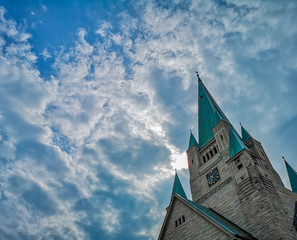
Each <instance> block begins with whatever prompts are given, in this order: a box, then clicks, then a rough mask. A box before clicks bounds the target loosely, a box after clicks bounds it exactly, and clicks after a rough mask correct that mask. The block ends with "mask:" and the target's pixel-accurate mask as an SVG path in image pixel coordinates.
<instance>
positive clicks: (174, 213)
mask: <svg viewBox="0 0 297 240" xmlns="http://www.w3.org/2000/svg"><path fill="white" fill-rule="evenodd" d="M182 216H185V222H183V223H182V224H180V225H179V226H177V227H176V226H175V221H176V220H178V218H180V217H182ZM164 230H165V234H164V236H163V238H161V239H164V240H173V239H174V240H176V239H178V240H186V239H187V240H190V239H191V240H209V239H215V240H225V239H230V236H227V235H226V234H225V233H224V232H223V231H221V230H220V229H218V228H217V227H215V225H213V224H212V223H209V222H208V221H207V220H205V219H204V218H203V217H201V216H200V215H199V214H197V213H196V212H195V211H193V210H192V209H191V208H189V207H188V206H186V205H185V204H184V203H182V202H181V201H180V200H178V199H176V200H175V202H174V203H173V206H172V210H171V215H170V216H169V218H168V221H167V226H166V227H165V229H164Z"/></svg>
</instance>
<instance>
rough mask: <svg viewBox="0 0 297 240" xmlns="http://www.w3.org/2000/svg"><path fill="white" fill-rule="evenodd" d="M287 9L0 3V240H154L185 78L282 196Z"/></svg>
mask: <svg viewBox="0 0 297 240" xmlns="http://www.w3.org/2000/svg"><path fill="white" fill-rule="evenodd" d="M296 12H297V2H296V1H294V0H292V1H289V0H284V1H281V2H280V1H277V0H274V1H258V0H257V1H256V0H255V1H243V0H238V1H232V0H230V1H224V0H221V1H219V0H218V1H215V0H213V1H210V0H195V1H191V0H174V1H166V0H164V1H152V0H146V1H136V0H135V1H133V0H130V1H125V0H118V1H103V0H96V1H91V0H89V1H82V0H81V1H80V0H71V1H70V0H69V1H67V0H65V1H58V0H42V1H41V0H32V1H29V0H0V213H1V214H0V239H10V240H11V239H12V240H14V239H33V240H34V239H121V240H125V239H129V240H134V239H135V240H142V239H156V238H157V236H158V234H159V231H160V228H161V224H162V222H163V219H164V216H165V213H166V210H165V208H166V207H167V206H168V204H169V201H170V196H171V191H172V183H173V179H174V169H175V168H176V169H177V170H178V173H179V176H180V178H181V181H182V184H183V186H184V188H185V191H186V193H187V195H188V197H190V191H189V184H188V181H189V176H188V170H187V160H186V153H185V152H186V150H187V147H188V142H189V134H190V132H189V130H190V129H192V131H193V133H194V135H195V136H196V137H197V131H198V129H197V78H196V74H195V71H196V70H198V71H199V73H200V77H201V79H202V80H203V82H204V84H205V86H206V87H207V88H208V90H209V91H210V92H211V94H212V96H213V97H214V98H215V100H216V101H217V103H218V104H219V105H220V107H221V109H222V110H223V111H224V113H225V115H226V116H227V117H228V119H229V120H230V122H231V123H232V124H233V126H234V127H235V128H236V129H237V130H238V131H239V130H240V128H239V123H240V122H241V123H242V124H243V126H244V127H245V129H247V130H248V131H249V133H250V134H251V135H252V136H253V137H254V138H255V139H257V140H259V141H260V142H262V145H263V147H264V149H265V151H266V153H267V155H268V157H269V158H270V160H271V162H272V164H273V166H274V168H275V169H276V170H277V172H278V173H279V174H280V176H281V178H282V180H283V182H284V184H285V186H286V187H288V188H290V185H289V181H288V178H287V174H286V170H285V166H284V163H283V161H282V159H281V156H285V158H286V160H287V161H288V162H289V163H290V164H291V165H292V167H293V168H295V169H297V161H296V160H297V152H296V136H297V44H296V43H297V24H296V22H297V14H296Z"/></svg>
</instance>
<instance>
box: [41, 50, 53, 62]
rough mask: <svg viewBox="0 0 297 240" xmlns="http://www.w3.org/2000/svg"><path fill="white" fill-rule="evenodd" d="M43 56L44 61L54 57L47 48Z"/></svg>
mask: <svg viewBox="0 0 297 240" xmlns="http://www.w3.org/2000/svg"><path fill="white" fill-rule="evenodd" d="M41 55H42V56H43V59H44V61H46V60H47V59H49V58H51V57H52V56H51V54H50V53H49V51H48V50H47V48H45V49H43V51H42V53H41Z"/></svg>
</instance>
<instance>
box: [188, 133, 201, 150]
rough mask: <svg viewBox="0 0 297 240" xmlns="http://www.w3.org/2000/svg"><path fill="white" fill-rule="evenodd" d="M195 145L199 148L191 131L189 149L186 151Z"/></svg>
mask: <svg viewBox="0 0 297 240" xmlns="http://www.w3.org/2000/svg"><path fill="white" fill-rule="evenodd" d="M194 145H196V146H197V147H199V144H198V142H197V141H196V138H195V137H194V135H193V133H192V131H191V134H190V141H189V147H188V149H190V148H191V147H192V146H194Z"/></svg>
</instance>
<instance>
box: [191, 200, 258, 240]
mask: <svg viewBox="0 0 297 240" xmlns="http://www.w3.org/2000/svg"><path fill="white" fill-rule="evenodd" d="M186 201H187V202H188V203H190V204H191V205H192V206H193V207H195V208H196V209H197V210H199V211H200V212H202V213H203V214H204V215H206V216H207V217H209V218H211V219H212V220H214V221H215V222H217V223H218V224H219V225H221V226H222V227H224V228H225V229H226V230H228V231H229V232H231V233H232V234H235V235H239V236H241V237H248V239H254V238H252V236H251V235H250V234H249V233H248V232H246V231H244V230H243V229H241V228H240V227H238V226H237V225H235V224H234V223H233V222H231V221H230V220H228V219H227V218H225V217H223V216H222V215H220V214H218V213H217V212H216V211H214V210H212V209H210V208H207V207H204V206H202V205H200V204H197V203H195V202H193V201H191V200H188V199H186ZM245 239H246V238H245Z"/></svg>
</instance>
